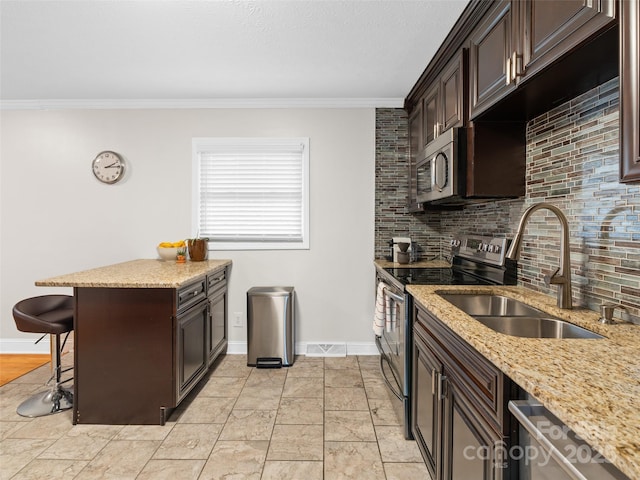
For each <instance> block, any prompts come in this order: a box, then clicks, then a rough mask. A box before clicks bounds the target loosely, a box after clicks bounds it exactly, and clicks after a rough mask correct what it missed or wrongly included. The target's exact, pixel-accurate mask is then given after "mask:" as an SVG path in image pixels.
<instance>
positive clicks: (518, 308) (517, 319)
mask: <svg viewBox="0 0 640 480" xmlns="http://www.w3.org/2000/svg"><path fill="white" fill-rule="evenodd" d="M439 295H440V296H441V297H442V298H444V299H445V300H446V301H448V302H449V303H452V304H453V305H455V306H456V307H457V308H459V309H460V310H462V311H463V312H465V313H466V314H467V315H470V316H472V317H473V318H475V319H476V320H478V321H479V322H481V323H482V324H483V325H486V326H487V327H489V328H491V329H492V330H495V331H496V332H499V333H503V334H505V335H512V336H514V337H528V338H594V339H599V338H604V337H603V336H602V335H598V334H597V333H594V332H592V331H590V330H587V329H585V328H582V327H579V326H577V325H574V324H572V323H569V322H565V321H564V320H561V319H559V318H555V317H553V316H550V315H549V314H548V313H545V312H543V311H542V310H538V309H537V308H534V307H531V306H529V305H527V304H526V303H523V302H521V301H519V300H515V299H513V298H509V297H504V296H502V295H487V294H474V293H441V294H439Z"/></svg>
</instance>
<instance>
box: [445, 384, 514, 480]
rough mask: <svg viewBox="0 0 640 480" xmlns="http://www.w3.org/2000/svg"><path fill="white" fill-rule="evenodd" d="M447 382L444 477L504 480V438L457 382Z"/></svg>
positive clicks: (451, 478)
mask: <svg viewBox="0 0 640 480" xmlns="http://www.w3.org/2000/svg"><path fill="white" fill-rule="evenodd" d="M445 374H446V372H445ZM445 384H446V400H445V402H444V403H445V407H444V408H445V419H444V423H445V426H444V447H443V451H444V452H445V453H444V459H443V472H444V475H443V478H444V479H446V480H501V479H502V478H503V469H504V468H503V467H504V466H505V465H506V464H504V463H503V462H504V459H503V458H502V456H503V452H504V448H503V447H504V445H505V444H504V443H503V437H502V436H501V435H499V434H497V433H496V432H495V431H494V430H492V429H491V428H490V427H489V426H488V425H487V424H486V423H485V422H484V421H482V418H481V415H480V414H479V413H478V412H476V411H475V409H474V408H473V406H472V404H471V402H469V400H468V399H467V398H466V396H465V395H464V394H463V393H462V392H461V391H460V390H459V389H458V388H457V387H456V385H455V383H453V382H451V381H449V380H447V381H445Z"/></svg>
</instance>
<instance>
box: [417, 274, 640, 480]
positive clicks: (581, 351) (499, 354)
mask: <svg viewBox="0 0 640 480" xmlns="http://www.w3.org/2000/svg"><path fill="white" fill-rule="evenodd" d="M408 291H409V293H411V295H413V297H414V300H415V302H416V303H419V304H420V305H423V306H424V307H425V308H427V309H428V311H429V312H430V313H432V314H433V315H434V316H436V317H437V318H438V319H439V320H440V321H441V322H442V323H444V324H445V325H446V326H447V327H448V328H450V329H451V330H452V331H453V332H454V333H455V334H457V335H458V336H459V337H460V338H461V339H462V340H464V341H465V342H467V343H468V344H469V345H471V346H472V347H473V348H474V349H475V350H477V351H478V352H479V353H480V354H482V355H483V356H484V357H485V358H486V359H488V360H489V361H490V362H492V363H493V364H494V365H495V366H496V367H498V368H499V369H500V370H501V371H502V372H504V373H505V374H506V375H507V376H508V377H509V378H511V379H512V380H513V381H514V382H516V383H517V384H518V385H520V387H522V389H524V390H525V391H526V392H528V393H530V394H531V395H533V396H534V397H535V398H536V399H537V400H538V401H539V402H540V403H542V405H544V406H545V407H546V408H547V409H548V410H549V411H551V412H552V413H553V414H554V415H555V416H556V417H558V418H559V419H560V420H561V421H562V422H563V423H564V424H566V425H567V426H568V427H569V428H571V429H572V430H573V431H574V432H575V433H577V434H578V435H579V436H580V437H581V438H582V439H583V440H585V441H586V442H587V443H589V444H590V445H591V446H593V447H594V448H595V449H597V450H598V451H599V452H600V453H601V454H602V455H603V456H604V457H605V458H607V459H608V460H609V461H610V462H611V463H613V464H614V465H615V466H616V467H617V468H618V469H620V470H621V471H622V472H623V473H625V474H626V475H628V476H629V478H632V479H639V478H640V361H639V360H638V345H640V326H638V325H633V324H622V323H618V324H614V325H603V324H601V323H599V322H598V318H599V315H598V314H597V313H596V312H593V311H590V310H586V309H578V308H576V309H573V310H562V309H559V308H558V307H557V306H556V305H555V299H554V298H552V297H550V296H546V295H542V294H540V293H536V292H533V291H531V290H528V289H525V288H523V287H516V286H486V287H482V286H473V287H469V286H432V285H430V286H423V285H411V286H408ZM439 292H447V293H474V294H477V293H480V294H483V293H484V294H489V293H491V294H499V295H504V296H507V297H511V298H514V299H516V300H520V301H522V302H524V303H527V304H529V305H531V306H533V307H536V308H538V309H540V310H543V311H545V312H548V313H550V314H552V315H553V316H555V317H558V318H561V319H563V320H566V321H568V322H571V323H574V324H576V325H579V326H581V327H584V328H587V329H589V330H593V331H595V332H596V333H599V334H601V335H603V336H605V337H606V338H604V339H601V340H580V339H545V338H521V337H514V336H510V335H503V334H500V333H498V332H495V331H493V330H492V329H490V328H488V327H485V326H484V325H483V324H481V323H480V322H478V321H477V320H475V319H473V318H472V317H470V316H468V315H467V314H465V313H464V312H463V311H462V310H459V309H458V308H456V307H455V306H453V305H452V304H451V303H449V302H447V301H446V300H444V299H443V298H442V297H441V296H440V295H438V293H439Z"/></svg>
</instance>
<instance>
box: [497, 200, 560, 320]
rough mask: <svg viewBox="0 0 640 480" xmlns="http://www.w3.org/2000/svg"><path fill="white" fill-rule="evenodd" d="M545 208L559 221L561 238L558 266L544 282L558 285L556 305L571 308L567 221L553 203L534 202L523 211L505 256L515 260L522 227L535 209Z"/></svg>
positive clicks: (522, 233) (520, 244)
mask: <svg viewBox="0 0 640 480" xmlns="http://www.w3.org/2000/svg"><path fill="white" fill-rule="evenodd" d="M540 209H546V210H549V211H551V212H553V213H554V214H555V216H556V217H558V220H559V221H560V226H561V228H562V238H561V240H560V267H559V268H558V269H557V270H556V271H555V272H554V273H553V274H552V275H551V276H549V277H545V282H546V283H547V285H549V284H553V285H558V287H559V288H558V307H560V308H566V309H571V307H572V302H571V259H570V256H569V251H570V248H569V222H568V221H567V217H565V216H564V213H562V211H561V210H560V209H559V208H558V207H556V206H555V205H551V204H550V203H545V202H542V203H536V204H535V205H532V206H530V207H529V208H528V209H527V210H525V212H524V213H523V214H522V218H521V219H520V225H518V231H517V233H516V236H515V237H514V239H513V242H511V246H510V247H509V250H508V251H507V255H506V256H507V258H510V259H511V260H517V259H518V257H519V256H520V250H521V248H522V236H523V235H524V229H525V227H526V226H527V222H528V221H529V217H530V216H531V214H532V213H534V212H535V211H536V210H540Z"/></svg>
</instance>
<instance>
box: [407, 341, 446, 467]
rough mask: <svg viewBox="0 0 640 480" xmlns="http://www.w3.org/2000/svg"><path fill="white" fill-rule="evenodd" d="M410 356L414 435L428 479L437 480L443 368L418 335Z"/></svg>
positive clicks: (439, 462)
mask: <svg viewBox="0 0 640 480" xmlns="http://www.w3.org/2000/svg"><path fill="white" fill-rule="evenodd" d="M413 352H414V353H413V394H414V397H413V400H412V410H413V412H412V414H413V435H414V437H415V439H416V441H417V443H418V447H419V449H420V452H421V453H422V457H423V458H424V461H425V463H426V465H427V468H428V469H429V473H431V477H432V478H434V479H439V478H440V465H441V460H440V458H441V433H442V401H441V398H440V391H441V389H440V385H441V382H440V379H441V373H442V369H443V367H442V363H440V361H439V360H438V359H437V358H436V356H435V355H434V354H433V353H432V352H431V350H430V349H429V348H428V347H427V345H426V344H425V343H424V342H422V341H421V340H420V337H419V336H418V334H416V335H415V337H414V349H413Z"/></svg>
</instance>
